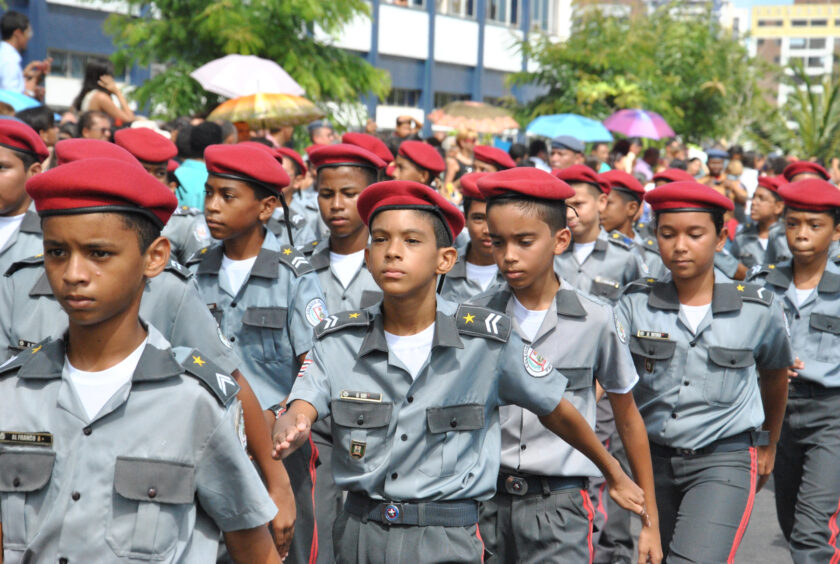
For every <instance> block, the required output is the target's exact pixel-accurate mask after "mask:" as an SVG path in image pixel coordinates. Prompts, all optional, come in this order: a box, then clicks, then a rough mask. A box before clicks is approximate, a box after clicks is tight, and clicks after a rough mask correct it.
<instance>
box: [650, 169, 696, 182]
mask: <svg viewBox="0 0 840 564" xmlns="http://www.w3.org/2000/svg"><path fill="white" fill-rule="evenodd" d="M653 182H654V183H656V182H696V180H695V178H694V177H693V176H691V175H690V174H688V173H687V172H686V171H684V170H680V169H678V168H669V169H666V170H663V171H662V172H657V173H656V174H654V175H653Z"/></svg>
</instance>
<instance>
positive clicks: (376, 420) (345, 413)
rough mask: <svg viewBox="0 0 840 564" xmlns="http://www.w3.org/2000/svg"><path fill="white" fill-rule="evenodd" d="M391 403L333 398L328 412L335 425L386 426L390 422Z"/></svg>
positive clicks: (363, 427)
mask: <svg viewBox="0 0 840 564" xmlns="http://www.w3.org/2000/svg"><path fill="white" fill-rule="evenodd" d="M392 410H393V404H391V403H390V402H388V403H365V402H360V401H353V400H341V399H339V400H333V402H332V403H331V404H330V412H331V414H332V418H333V421H335V423H336V425H340V426H342V427H355V428H357V429H376V428H378V427H387V426H388V424H389V423H390V422H391V411H392Z"/></svg>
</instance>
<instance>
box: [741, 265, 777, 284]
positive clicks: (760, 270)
mask: <svg viewBox="0 0 840 564" xmlns="http://www.w3.org/2000/svg"><path fill="white" fill-rule="evenodd" d="M775 266H776V265H774V264H771V265H767V266H765V265H762V264H756V265H754V266H753V267H752V268H750V269H749V270H748V271H747V278H746V279H747V280H752V279H753V278H756V277H757V276H762V275H766V274H770V272H771V270H772V269H773V268H775ZM771 267H772V268H771Z"/></svg>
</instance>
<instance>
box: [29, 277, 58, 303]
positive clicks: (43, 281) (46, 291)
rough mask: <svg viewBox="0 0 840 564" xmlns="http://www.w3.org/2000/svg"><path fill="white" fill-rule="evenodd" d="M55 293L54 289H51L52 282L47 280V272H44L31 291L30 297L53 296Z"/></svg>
mask: <svg viewBox="0 0 840 564" xmlns="http://www.w3.org/2000/svg"><path fill="white" fill-rule="evenodd" d="M52 295H53V291H52V287H50V281H49V279H48V278H47V272H46V271H43V272H42V273H41V276H39V277H38V281H37V282H35V285H34V286H32V289H31V290H29V296H30V297H33V298H35V297H38V296H52Z"/></svg>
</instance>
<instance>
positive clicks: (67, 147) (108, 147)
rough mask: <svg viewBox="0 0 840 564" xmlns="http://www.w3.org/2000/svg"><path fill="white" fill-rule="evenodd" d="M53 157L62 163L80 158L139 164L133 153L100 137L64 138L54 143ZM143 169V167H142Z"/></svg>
mask: <svg viewBox="0 0 840 564" xmlns="http://www.w3.org/2000/svg"><path fill="white" fill-rule="evenodd" d="M55 158H56V159H57V160H58V164H60V165H63V164H67V163H72V162H73V161H80V160H82V159H91V158H103V159H116V160H118V161H124V162H127V163H131V164H134V165H136V166H140V161H138V160H137V159H136V158H134V155H132V154H131V153H129V152H128V151H126V150H125V149H123V148H122V147H119V146H117V145H114V144H113V143H109V142H108V141H102V140H101V139H65V140H63V141H59V142H58V143H56V144H55ZM143 170H145V169H143Z"/></svg>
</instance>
